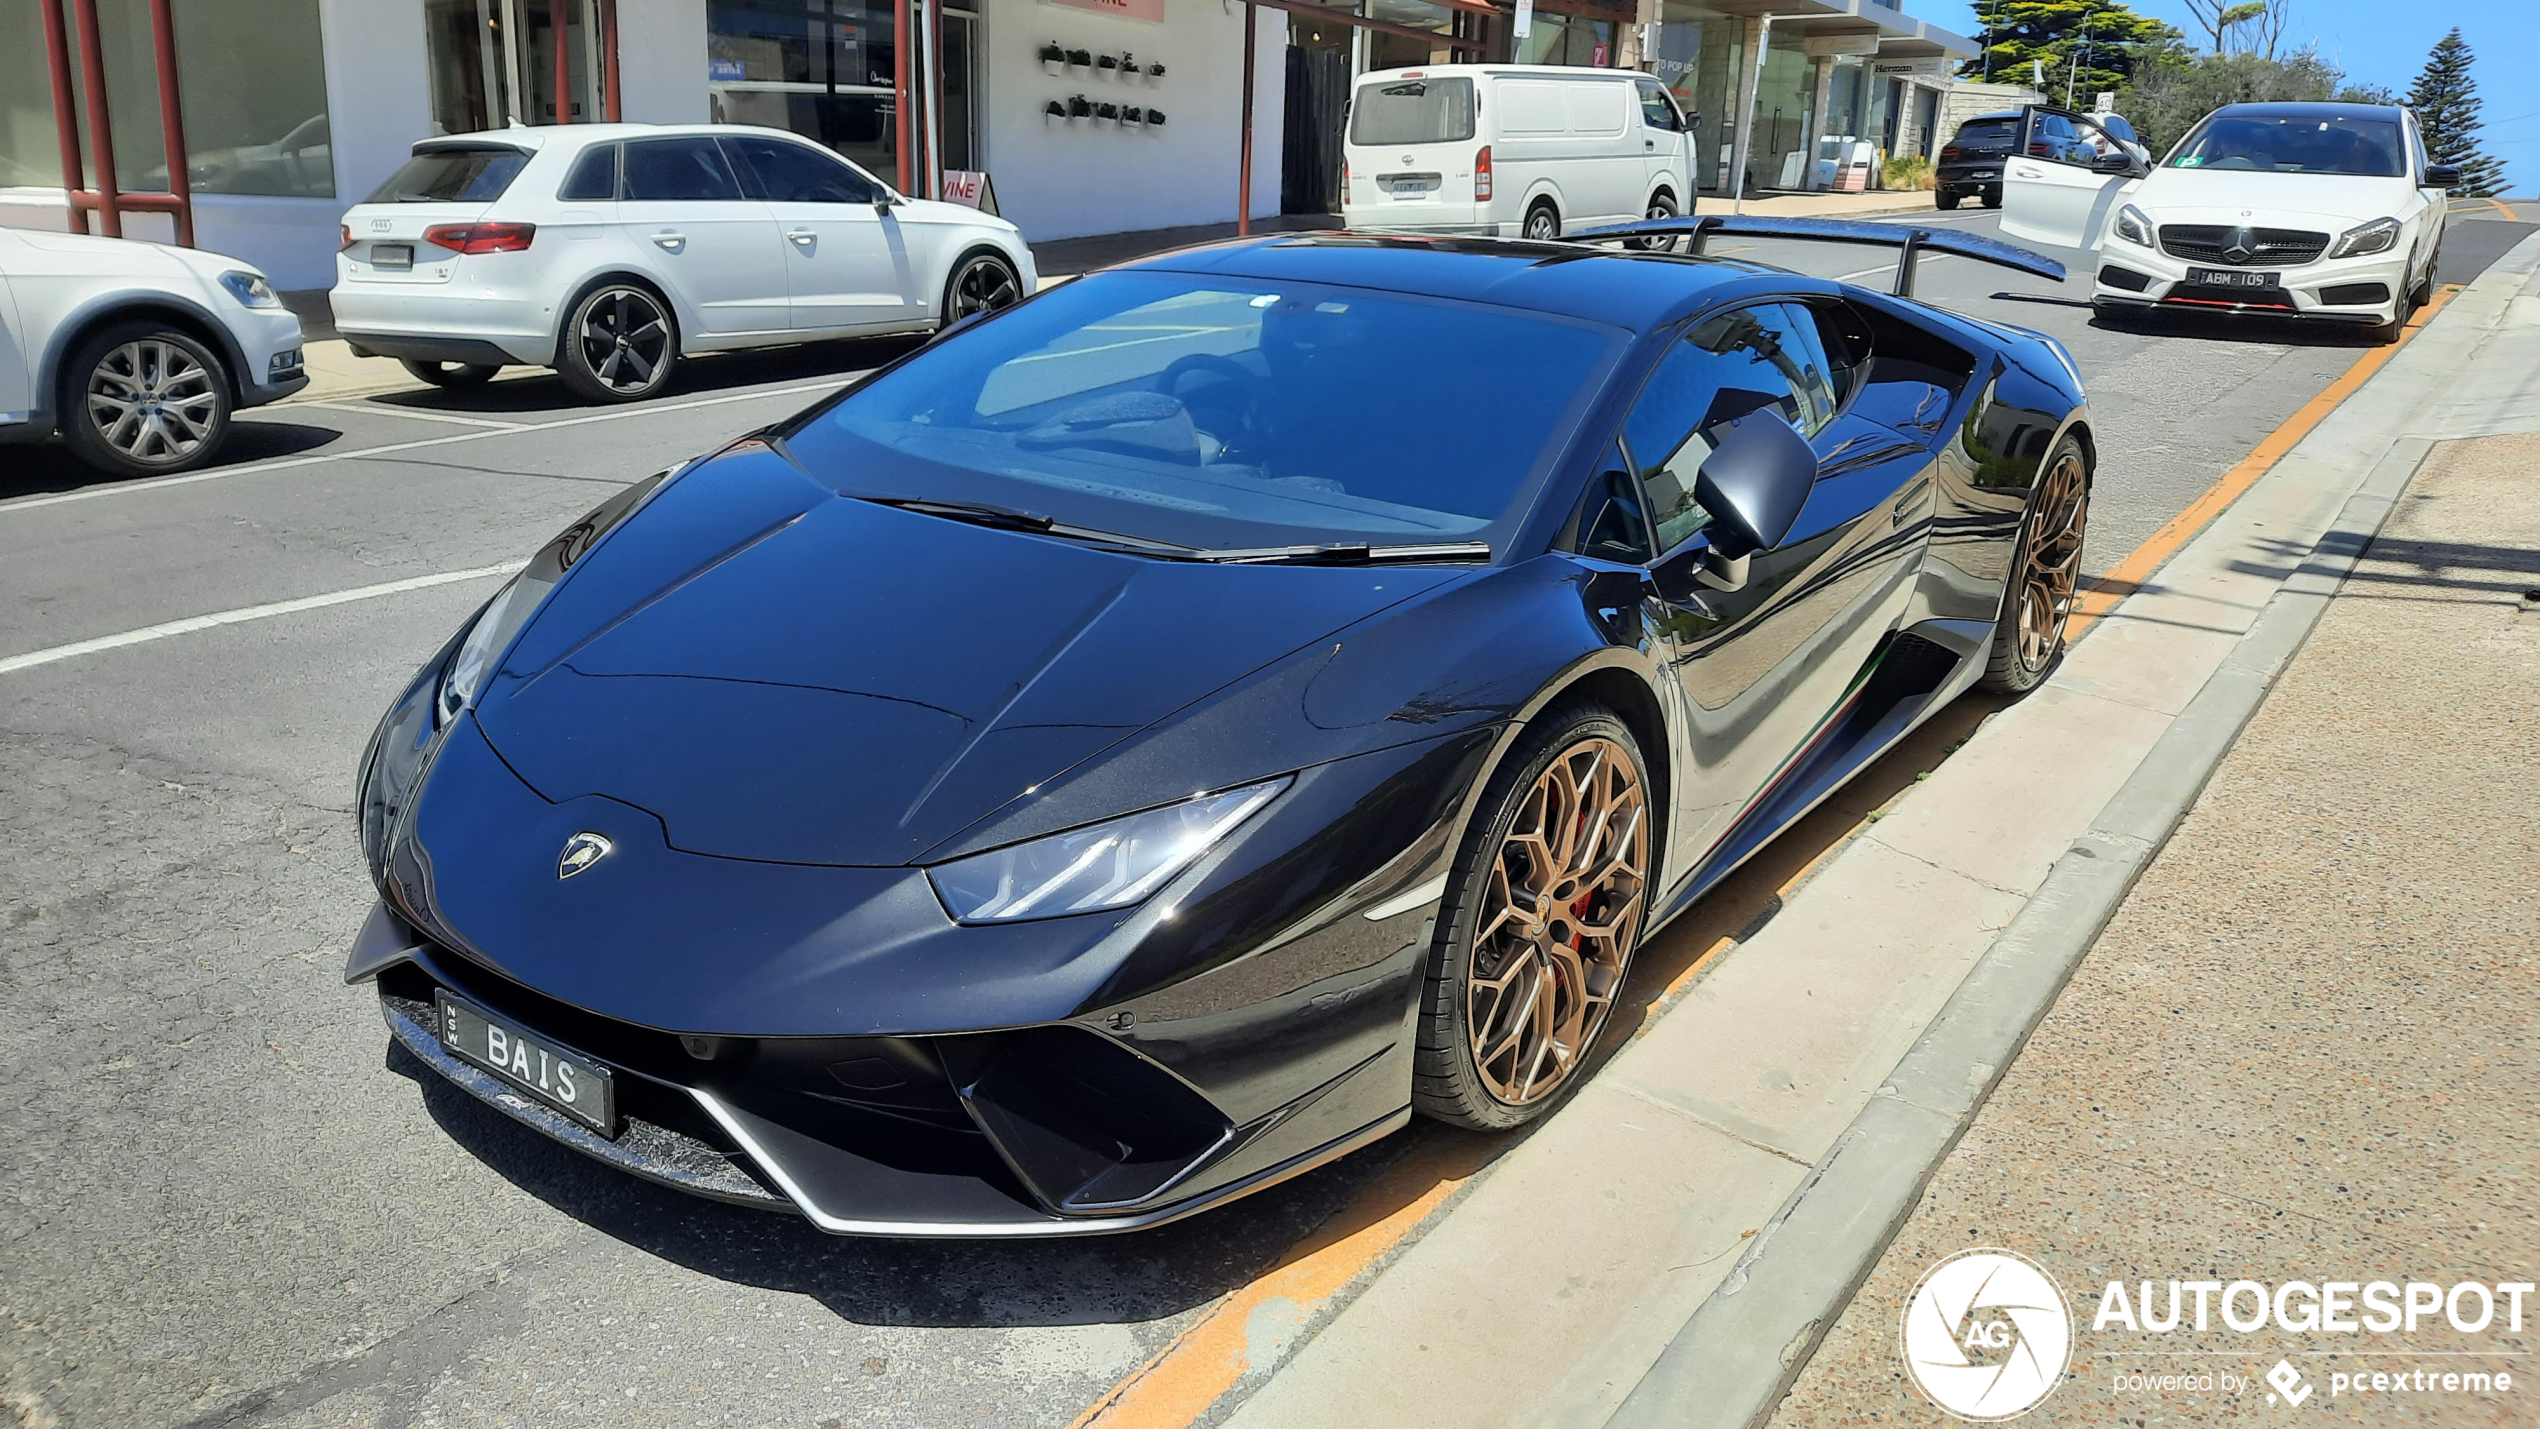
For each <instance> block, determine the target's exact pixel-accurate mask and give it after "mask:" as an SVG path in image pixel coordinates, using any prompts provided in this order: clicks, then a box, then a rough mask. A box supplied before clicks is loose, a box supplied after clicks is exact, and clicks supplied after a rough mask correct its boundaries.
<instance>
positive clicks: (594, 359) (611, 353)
mask: <svg viewBox="0 0 2540 1429" xmlns="http://www.w3.org/2000/svg"><path fill="white" fill-rule="evenodd" d="M563 356H564V362H563V364H562V365H561V367H560V368H559V369H558V370H559V372H560V374H561V375H562V376H563V378H564V384H565V386H567V387H569V388H571V389H573V392H574V395H576V396H578V397H581V398H583V399H585V400H587V401H593V402H632V401H635V400H637V399H639V398H644V397H650V396H652V395H653V394H654V393H656V392H659V391H660V390H661V389H662V388H663V387H664V386H666V385H667V384H668V383H669V381H670V373H671V369H672V368H674V367H676V366H677V365H678V362H679V333H678V330H677V328H676V326H675V325H674V323H673V321H672V318H671V316H670V313H669V311H668V310H667V308H666V307H665V305H664V304H663V302H662V300H661V299H660V298H659V297H658V296H656V295H655V294H654V293H653V292H652V291H651V290H650V289H647V288H640V287H637V286H635V285H634V284H632V283H608V284H603V285H602V286H600V287H597V288H594V289H592V290H591V291H590V292H588V293H586V294H584V295H583V297H582V301H581V302H579V303H576V304H575V305H574V308H573V315H572V317H571V319H570V320H569V321H568V322H567V324H566V328H565V344H564V354H563Z"/></svg>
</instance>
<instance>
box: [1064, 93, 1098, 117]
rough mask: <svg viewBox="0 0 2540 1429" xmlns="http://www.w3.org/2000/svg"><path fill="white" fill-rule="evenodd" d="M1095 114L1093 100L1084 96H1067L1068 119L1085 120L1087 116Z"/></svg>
mask: <svg viewBox="0 0 2540 1429" xmlns="http://www.w3.org/2000/svg"><path fill="white" fill-rule="evenodd" d="M1093 112H1094V106H1093V101H1091V100H1089V99H1087V98H1085V96H1083V95H1081V94H1071V95H1069V96H1067V117H1068V118H1070V119H1083V118H1085V117H1086V116H1088V115H1090V114H1092V113H1093Z"/></svg>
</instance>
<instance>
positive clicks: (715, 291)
mask: <svg viewBox="0 0 2540 1429" xmlns="http://www.w3.org/2000/svg"><path fill="white" fill-rule="evenodd" d="M335 269H336V280H335V291H334V292H333V294H332V295H331V300H332V302H333V303H334V307H335V325H336V329H337V330H338V331H339V332H341V333H342V334H343V335H344V337H345V339H346V341H348V342H349V343H351V344H352V348H353V351H354V352H355V353H357V354H360V355H366V356H367V355H384V356H388V357H395V358H400V359H403V360H404V362H405V364H406V366H407V368H408V369H409V370H411V371H412V372H413V373H414V374H415V375H416V376H418V377H421V378H423V379H424V380H426V381H430V382H435V383H438V384H440V385H443V386H464V385H471V384H475V383H481V382H483V381H485V380H486V379H488V378H490V377H492V376H493V375H494V373H495V372H496V371H498V370H499V369H501V368H502V367H504V366H505V365H508V364H514V363H518V364H522V365H525V366H530V367H552V368H554V369H556V371H557V372H558V373H560V374H561V375H562V376H563V378H564V380H565V385H566V386H568V387H570V388H572V389H573V390H574V391H575V392H576V393H578V394H580V395H581V396H582V397H584V398H586V399H588V400H591V401H604V402H622V401H630V400H633V399H635V398H639V397H646V396H650V395H651V394H653V393H655V392H658V391H660V390H661V388H662V386H663V384H664V383H666V382H668V381H669V380H670V374H671V370H672V369H673V368H674V367H676V366H677V365H678V359H679V357H680V355H681V354H683V353H695V352H713V351H723V350H728V349H732V348H745V347H767V346H773V345H776V344H780V343H795V342H804V341H808V340H811V339H815V338H829V337H845V336H851V335H853V336H861V335H866V334H879V333H897V332H925V331H929V330H932V329H934V328H937V327H939V326H942V325H944V324H947V323H951V322H956V321H959V320H960V319H961V318H964V317H967V316H969V315H971V314H973V313H978V312H985V311H990V310H993V309H996V308H1001V307H1004V306H1006V305H1007V304H1009V303H1012V302H1015V301H1017V300H1018V299H1020V298H1022V297H1024V296H1025V295H1027V294H1029V293H1030V292H1031V291H1032V287H1033V284H1034V282H1035V280H1036V275H1035V273H1034V272H1033V267H1032V251H1031V249H1030V248H1029V247H1027V246H1026V245H1025V244H1024V242H1023V235H1022V234H1021V233H1020V232H1019V231H1017V230H1016V228H1015V227H1014V225H1013V224H1011V223H1008V222H1006V221H1005V220H1004V219H1001V218H997V217H995V216H993V215H990V214H985V213H981V212H979V211H978V210H977V209H972V208H965V207H962V206H961V205H959V204H950V203H934V202H928V201H924V200H918V199H910V198H906V197H903V196H902V195H900V194H898V193H895V192H893V191H892V189H891V187H890V186H889V185H888V184H885V183H883V182H881V181H880V180H879V179H876V178H874V177H873V176H872V175H870V174H868V173H866V172H865V171H864V170H862V169H860V168H857V167H856V166H855V165H853V164H851V163H848V162H847V161H846V160H844V159H841V158H839V157H838V156H837V155H835V154H833V153H831V152H829V151H828V150H826V149H823V148H821V147H819V146H817V145H815V144H813V143H811V142H809V141H807V140H804V139H800V138H797V137H796V136H794V135H792V134H789V133H786V132H784V131H783V130H778V129H757V128H749V127H745V126H741V125H722V124H718V125H697V126H693V127H681V126H659V125H649V124H574V125H563V126H558V127H552V128H541V129H506V130H499V131H494V132H490V133H483V134H460V135H453V136H451V137H449V138H443V139H427V140H425V141H423V142H422V143H419V144H417V145H415V146H414V157H413V158H411V159H409V160H408V161H407V162H406V165H405V167H404V168H402V169H399V170H398V171H397V173H396V174H395V175H394V176H393V177H391V178H390V179H389V180H388V182H387V183H385V184H383V185H381V186H380V188H379V191H378V192H377V193H374V194H372V195H371V196H370V197H369V198H368V199H366V200H364V201H363V202H361V203H359V204H356V205H354V206H353V208H352V209H351V210H350V211H348V212H347V213H346V214H345V215H344V230H343V251H342V252H341V253H339V254H338V255H336V260H335Z"/></svg>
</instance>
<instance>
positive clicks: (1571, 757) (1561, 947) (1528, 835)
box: [1464, 736, 1649, 1107]
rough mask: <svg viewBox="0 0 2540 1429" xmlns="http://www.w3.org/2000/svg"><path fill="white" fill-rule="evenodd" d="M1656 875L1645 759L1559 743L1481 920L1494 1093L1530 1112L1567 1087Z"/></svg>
mask: <svg viewBox="0 0 2540 1429" xmlns="http://www.w3.org/2000/svg"><path fill="white" fill-rule="evenodd" d="M1648 876H1649V818H1648V808H1647V805H1646V791H1645V790H1644V789H1643V787H1642V785H1641V780H1640V773H1639V769H1638V762H1637V761H1636V760H1635V759H1633V757H1632V756H1631V754H1630V752H1629V751H1627V750H1625V749H1624V748H1623V746H1621V745H1620V744H1617V743H1616V742H1615V741H1613V740H1611V739H1608V738H1604V737H1602V736H1592V737H1590V738H1586V739H1582V740H1579V741H1578V742H1577V743H1575V744H1572V745H1570V746H1569V747H1568V748H1566V749H1564V750H1562V751H1561V753H1560V754H1559V755H1558V756H1557V757H1556V758H1554V759H1553V761H1552V763H1551V764H1550V765H1549V766H1548V767H1547V768H1545V769H1544V771H1543V773H1542V774H1540V775H1538V776H1537V777H1536V779H1535V781H1534V786H1533V787H1532V788H1531V789H1529V790H1528V791H1527V792H1526V794H1525V796H1524V799H1523V800H1522V801H1521V803H1520V804H1519V807H1518V810H1517V817H1516V819H1515V821H1514V822H1512V823H1511V824H1510V825H1509V827H1508V831H1507V833H1506V834H1505V835H1504V836H1503V837H1502V838H1501V840H1500V845H1499V852H1498V856H1497V858H1496V859H1495V860H1494V861H1493V863H1492V865H1491V868H1490V873H1489V878H1488V882H1487V885H1486V887H1487V893H1486V894H1485V896H1484V898H1483V900H1482V904H1481V908H1480V912H1479V919H1478V922H1477V924H1476V926H1475V928H1474V934H1473V960H1472V965H1471V971H1470V974H1469V976H1468V977H1467V978H1466V980H1465V994H1464V997H1465V1027H1466V1031H1467V1035H1468V1037H1469V1039H1470V1042H1471V1047H1472V1055H1473V1068H1474V1070H1475V1071H1476V1072H1477V1073H1479V1074H1480V1078H1481V1082H1482V1085H1483V1087H1484V1088H1485V1089H1486V1090H1487V1091H1489V1093H1490V1094H1491V1096H1492V1097H1493V1098H1494V1099H1495V1100H1497V1101H1499V1102H1500V1103H1502V1104H1503V1105H1507V1106H1512V1107H1521V1106H1527V1105H1530V1104H1532V1103H1535V1102H1540V1101H1542V1100H1543V1099H1545V1098H1546V1097H1549V1096H1551V1095H1552V1094H1553V1093H1555V1092H1557V1091H1559V1090H1560V1089H1561V1088H1562V1087H1563V1086H1565V1085H1566V1084H1567V1083H1568V1082H1569V1079H1570V1074H1571V1072H1572V1071H1573V1070H1575V1069H1576V1068H1577V1067H1578V1065H1579V1063H1580V1062H1581V1060H1582V1059H1584V1058H1585V1057H1586V1055H1587V1050H1588V1048H1589V1047H1590V1046H1592V1045H1594V1043H1595V1041H1596V1034H1597V1032H1598V1031H1599V1030H1600V1029H1602V1028H1603V1027H1604V1026H1605V1018H1606V1014H1607V1013H1609V1012H1611V1011H1612V1010H1613V1007H1614V994H1615V992H1616V991H1617V990H1618V989H1620V988H1621V987H1622V985H1623V973H1624V971H1625V969H1626V968H1628V967H1629V965H1630V963H1631V957H1632V945H1633V942H1634V940H1636V939H1637V938H1638V937H1639V936H1640V925H1641V919H1642V915H1643V913H1644V912H1645V911H1646V909H1645V904H1646V902H1647V900H1646V898H1645V896H1644V895H1645V894H1646V893H1647V891H1648V886H1647V885H1648Z"/></svg>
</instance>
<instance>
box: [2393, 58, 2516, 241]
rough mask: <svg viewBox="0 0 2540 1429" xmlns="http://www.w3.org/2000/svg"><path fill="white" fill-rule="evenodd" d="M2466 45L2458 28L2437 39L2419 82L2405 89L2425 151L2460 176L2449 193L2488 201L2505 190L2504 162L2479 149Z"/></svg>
mask: <svg viewBox="0 0 2540 1429" xmlns="http://www.w3.org/2000/svg"><path fill="white" fill-rule="evenodd" d="M2476 58H2477V56H2476V55H2473V54H2471V53H2470V48H2469V42H2468V41H2466V40H2463V39H2462V38H2461V32H2460V29H2459V27H2458V26H2455V27H2453V30H2452V33H2450V34H2448V35H2445V36H2444V37H2443V38H2442V39H2440V40H2437V41H2436V42H2435V45H2434V49H2433V52H2432V53H2430V54H2428V55H2427V56H2426V59H2425V68H2424V70H2422V71H2421V72H2419V73H2418V75H2417V82H2416V83H2415V84H2413V85H2411V86H2409V88H2408V98H2407V106H2408V107H2409V108H2410V109H2413V110H2415V111H2416V112H2417V125H2418V127H2420V128H2422V129H2423V130H2424V131H2425V152H2426V155H2427V157H2428V158H2430V159H2431V160H2433V162H2435V163H2438V164H2450V165H2452V166H2454V167H2455V168H2458V169H2459V170H2460V171H2461V182H2460V184H2459V186H2458V187H2456V188H2454V189H2453V190H2452V192H2453V193H2455V194H2459V195H2461V196H2462V197H2465V198H2486V197H2488V196H2489V195H2492V194H2497V193H2501V192H2503V191H2504V187H2505V165H2504V161H2503V160H2501V159H2498V158H2496V157H2495V156H2494V155H2492V154H2489V153H2486V152H2485V151H2483V150H2481V149H2480V148H2479V147H2478V127H2479V121H2478V105H2479V100H2478V81H2476V80H2474V79H2472V78H2470V74H2469V67H2470V63H2471V62H2472V61H2473V60H2475V59H2476Z"/></svg>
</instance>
